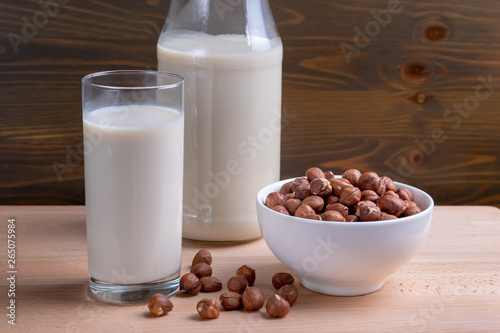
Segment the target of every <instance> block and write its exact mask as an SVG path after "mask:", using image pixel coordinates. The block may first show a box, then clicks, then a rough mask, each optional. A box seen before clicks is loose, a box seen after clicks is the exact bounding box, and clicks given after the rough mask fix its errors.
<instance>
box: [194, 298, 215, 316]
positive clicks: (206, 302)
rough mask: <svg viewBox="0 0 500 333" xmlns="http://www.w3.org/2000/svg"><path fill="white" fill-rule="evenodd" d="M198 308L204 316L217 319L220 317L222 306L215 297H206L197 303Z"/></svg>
mask: <svg viewBox="0 0 500 333" xmlns="http://www.w3.org/2000/svg"><path fill="white" fill-rule="evenodd" d="M196 310H198V314H199V315H200V317H202V318H207V319H215V318H219V314H220V306H219V302H217V301H216V300H214V299H213V298H204V299H202V300H200V301H199V302H198V304H196Z"/></svg>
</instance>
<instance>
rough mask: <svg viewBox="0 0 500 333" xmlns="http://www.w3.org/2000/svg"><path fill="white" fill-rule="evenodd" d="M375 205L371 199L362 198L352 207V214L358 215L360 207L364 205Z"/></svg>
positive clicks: (362, 207)
mask: <svg viewBox="0 0 500 333" xmlns="http://www.w3.org/2000/svg"><path fill="white" fill-rule="evenodd" d="M365 206H367V207H377V205H376V204H375V203H374V202H373V201H368V200H363V201H360V202H358V204H357V205H356V206H355V207H354V215H356V216H357V217H359V216H360V214H361V209H364V207H365Z"/></svg>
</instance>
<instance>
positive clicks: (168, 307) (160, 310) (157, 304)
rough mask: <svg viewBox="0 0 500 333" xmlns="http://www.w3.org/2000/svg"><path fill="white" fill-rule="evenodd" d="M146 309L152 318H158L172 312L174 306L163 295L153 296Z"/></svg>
mask: <svg viewBox="0 0 500 333" xmlns="http://www.w3.org/2000/svg"><path fill="white" fill-rule="evenodd" d="M148 308H149V312H151V314H152V315H153V316H155V317H160V316H164V315H166V314H167V313H169V312H170V311H172V309H173V308H174V305H173V304H172V302H171V301H170V299H168V297H167V296H165V295H163V294H155V295H153V297H151V300H150V301H149V304H148Z"/></svg>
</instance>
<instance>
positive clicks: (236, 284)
mask: <svg viewBox="0 0 500 333" xmlns="http://www.w3.org/2000/svg"><path fill="white" fill-rule="evenodd" d="M247 287H248V281H247V279H246V278H245V277H244V276H241V275H235V276H233V277H231V278H230V279H229V281H227V290H229V291H234V292H235V293H238V294H243V292H244V291H245V290H246V289H247Z"/></svg>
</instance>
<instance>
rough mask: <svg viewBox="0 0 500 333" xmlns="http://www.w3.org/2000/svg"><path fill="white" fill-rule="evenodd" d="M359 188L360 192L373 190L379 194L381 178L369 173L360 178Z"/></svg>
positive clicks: (374, 173)
mask: <svg viewBox="0 0 500 333" xmlns="http://www.w3.org/2000/svg"><path fill="white" fill-rule="evenodd" d="M358 187H359V189H360V190H373V191H375V192H377V189H378V188H379V187H380V177H379V176H378V175H377V173H376V172H373V171H367V172H365V173H363V174H361V176H359V178H358Z"/></svg>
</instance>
